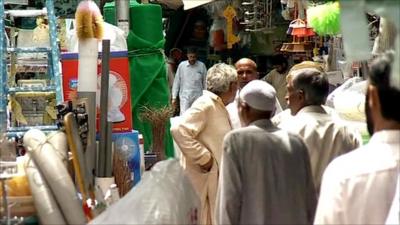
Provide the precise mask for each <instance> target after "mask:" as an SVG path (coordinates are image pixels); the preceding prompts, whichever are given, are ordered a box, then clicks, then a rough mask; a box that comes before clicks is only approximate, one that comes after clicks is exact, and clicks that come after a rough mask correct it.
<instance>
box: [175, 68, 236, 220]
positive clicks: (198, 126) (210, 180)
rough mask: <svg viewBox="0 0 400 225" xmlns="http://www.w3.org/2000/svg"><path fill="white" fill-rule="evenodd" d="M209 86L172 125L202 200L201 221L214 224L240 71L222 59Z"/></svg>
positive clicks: (210, 76)
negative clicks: (230, 109) (231, 106)
mask: <svg viewBox="0 0 400 225" xmlns="http://www.w3.org/2000/svg"><path fill="white" fill-rule="evenodd" d="M206 81H207V90H206V91H203V95H202V96H200V97H199V98H198V99H197V100H196V101H195V102H194V103H193V105H192V106H191V107H190V108H189V109H188V110H187V111H186V112H185V113H184V114H183V115H182V116H181V118H180V119H179V121H178V122H177V123H176V124H174V125H173V126H172V127H171V133H172V136H173V138H174V140H175V142H176V143H177V145H178V146H179V148H180V150H181V152H182V157H181V159H182V166H183V168H184V170H185V172H186V174H187V175H188V177H189V179H190V180H191V182H192V184H193V187H194V189H195V190H196V192H197V194H198V196H199V198H200V201H201V209H200V219H199V224H212V221H213V220H214V209H215V199H216V194H217V186H218V174H219V165H220V159H221V154H222V140H223V138H224V136H225V134H226V133H228V132H229V131H230V130H232V126H231V123H230V120H229V115H228V112H227V111H226V108H225V106H226V105H227V104H229V103H230V102H232V101H233V99H234V97H235V94H236V91H237V74H236V70H235V68H233V67H232V66H229V65H226V64H223V63H220V64H216V65H214V66H212V67H211V68H210V69H209V70H208V72H207V78H206Z"/></svg>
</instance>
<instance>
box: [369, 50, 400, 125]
mask: <svg viewBox="0 0 400 225" xmlns="http://www.w3.org/2000/svg"><path fill="white" fill-rule="evenodd" d="M393 59H394V53H393V52H387V53H385V54H383V55H382V56H380V57H378V58H377V59H375V60H374V61H373V63H372V64H371V68H370V74H369V83H370V84H371V85H373V86H375V87H376V88H377V89H378V94H379V101H380V106H381V113H382V116H383V117H384V118H385V119H390V120H395V121H397V122H400V104H398V103H397V102H398V101H399V99H400V90H399V89H396V88H394V87H392V86H391V85H390V77H391V76H400V74H392V64H393V62H394V61H393Z"/></svg>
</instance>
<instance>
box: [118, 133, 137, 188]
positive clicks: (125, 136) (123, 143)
mask: <svg viewBox="0 0 400 225" xmlns="http://www.w3.org/2000/svg"><path fill="white" fill-rule="evenodd" d="M112 141H113V143H114V151H122V152H123V153H128V155H129V156H130V157H129V159H130V160H129V167H130V169H131V172H132V173H133V185H136V184H137V183H138V182H139V181H140V178H141V172H140V164H141V162H140V158H141V156H140V148H139V132H138V131H136V130H132V131H131V132H125V133H113V134H112Z"/></svg>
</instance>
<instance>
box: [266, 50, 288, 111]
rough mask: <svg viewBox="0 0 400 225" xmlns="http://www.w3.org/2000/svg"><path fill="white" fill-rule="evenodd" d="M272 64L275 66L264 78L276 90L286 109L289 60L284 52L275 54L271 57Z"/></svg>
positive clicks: (281, 103) (283, 107)
mask: <svg viewBox="0 0 400 225" xmlns="http://www.w3.org/2000/svg"><path fill="white" fill-rule="evenodd" d="M271 63H272V66H273V67H274V69H273V70H271V72H269V73H268V74H267V75H266V76H265V77H264V78H262V80H264V81H266V82H268V83H270V84H271V85H272V87H274V88H275V90H276V97H277V98H278V100H279V103H280V105H281V107H282V109H283V110H285V109H286V107H287V104H286V99H285V96H286V75H287V72H288V68H289V65H288V61H287V59H286V57H285V56H284V55H282V54H277V55H274V56H273V57H272V59H271Z"/></svg>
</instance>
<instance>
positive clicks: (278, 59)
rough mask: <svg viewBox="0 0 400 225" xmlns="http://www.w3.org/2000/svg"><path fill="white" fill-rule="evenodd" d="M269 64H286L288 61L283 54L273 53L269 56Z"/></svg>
mask: <svg viewBox="0 0 400 225" xmlns="http://www.w3.org/2000/svg"><path fill="white" fill-rule="evenodd" d="M271 64H272V65H273V66H275V65H286V66H287V65H288V61H287V59H286V57H285V56H284V55H283V54H276V55H273V56H272V58H271Z"/></svg>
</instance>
